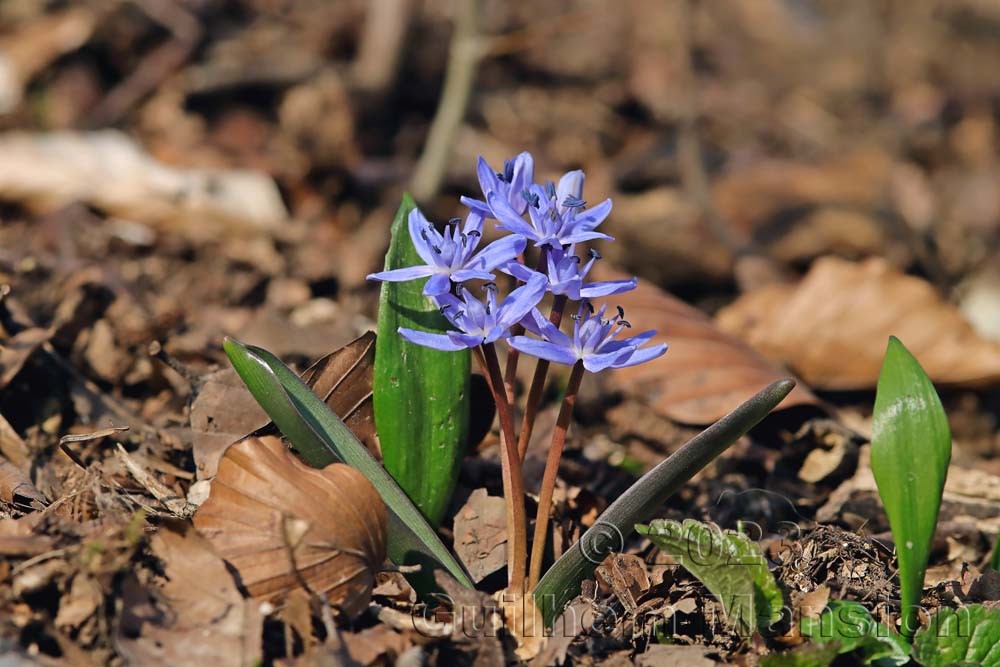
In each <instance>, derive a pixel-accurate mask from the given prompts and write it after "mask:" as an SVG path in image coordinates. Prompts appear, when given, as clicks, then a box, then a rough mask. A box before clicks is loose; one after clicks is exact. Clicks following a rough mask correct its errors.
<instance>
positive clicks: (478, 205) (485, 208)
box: [459, 197, 493, 219]
mask: <svg viewBox="0 0 1000 667" xmlns="http://www.w3.org/2000/svg"><path fill="white" fill-rule="evenodd" d="M459 201H461V202H462V205H463V206H467V207H468V208H469V210H471V211H472V212H473V213H476V214H478V215H481V216H483V217H484V218H490V219H492V218H493V209H491V208H490V205H489V204H487V203H486V202H484V201H480V200H479V199H473V198H472V197H459Z"/></svg>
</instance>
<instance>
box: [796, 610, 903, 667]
mask: <svg viewBox="0 0 1000 667" xmlns="http://www.w3.org/2000/svg"><path fill="white" fill-rule="evenodd" d="M799 628H800V629H801V631H802V636H803V637H809V638H810V639H812V640H813V641H815V642H819V643H824V644H826V643H833V644H835V645H836V646H837V652H838V653H853V654H854V656H855V657H856V658H857V660H858V661H859V662H860V663H861V664H863V665H877V666H878V667H896V666H898V665H905V664H906V663H907V662H909V661H910V647H909V645H908V644H907V643H906V640H904V639H903V638H902V637H901V636H899V635H897V634H896V633H895V632H892V631H891V630H889V628H888V627H886V626H885V625H884V624H882V623H879V622H877V621H876V620H875V619H874V618H872V615H871V613H870V612H869V611H868V610H867V609H866V608H865V607H864V606H862V605H861V604H860V603H858V602H849V601H843V600H834V601H832V602H830V603H829V604H828V605H827V606H826V609H825V610H824V611H823V613H822V614H821V615H820V617H819V618H803V619H802V621H801V622H800V623H799Z"/></svg>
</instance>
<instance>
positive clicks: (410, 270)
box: [367, 266, 435, 283]
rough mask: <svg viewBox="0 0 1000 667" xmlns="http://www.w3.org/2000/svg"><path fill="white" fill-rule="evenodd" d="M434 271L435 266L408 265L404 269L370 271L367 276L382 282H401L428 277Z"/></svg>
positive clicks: (369, 278)
mask: <svg viewBox="0 0 1000 667" xmlns="http://www.w3.org/2000/svg"><path fill="white" fill-rule="evenodd" d="M434 271H435V268H434V267H433V266H407V267H406V268H403V269H393V270H392V271H379V272H378V273H369V274H368V276H367V278H368V280H375V281H378V282H380V283H382V282H385V283H400V282H405V281H407V280H416V279H417V278H426V277H427V276H429V275H431V274H432V273H434Z"/></svg>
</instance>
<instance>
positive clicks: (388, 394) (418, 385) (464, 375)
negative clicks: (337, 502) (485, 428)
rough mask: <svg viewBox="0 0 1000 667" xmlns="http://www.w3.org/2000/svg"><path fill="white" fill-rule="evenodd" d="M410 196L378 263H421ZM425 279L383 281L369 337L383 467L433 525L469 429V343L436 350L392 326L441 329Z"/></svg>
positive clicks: (451, 487)
mask: <svg viewBox="0 0 1000 667" xmlns="http://www.w3.org/2000/svg"><path fill="white" fill-rule="evenodd" d="M415 207H416V204H414V202H413V199H412V198H411V197H410V195H408V194H407V195H404V196H403V201H402V203H401V204H400V206H399V210H398V211H397V212H396V218H395V220H393V222H392V232H391V235H392V237H391V240H390V242H389V252H387V253H386V256H385V269H386V270H387V271H388V270H391V269H401V268H405V267H409V266H416V265H418V264H424V261H423V260H422V259H420V256H419V255H418V254H417V251H416V250H415V249H414V247H413V242H412V241H411V240H410V234H409V231H408V226H407V218H408V217H409V215H410V211H412V210H413V209H414V208H415ZM426 282H427V280H426V279H423V280H411V281H408V282H402V283H390V282H386V283H382V292H381V295H380V298H379V308H378V328H377V332H378V338H377V339H376V341H375V384H374V387H373V389H374V396H373V401H374V406H375V427H376V429H377V430H378V436H379V443H380V444H381V447H382V461H383V462H384V464H385V468H386V470H388V471H389V473H390V474H391V475H392V476H393V477H395V478H396V480H397V481H398V482H399V485H400V486H401V487H403V490H404V491H406V493H407V495H409V496H410V499H412V500H413V502H414V503H416V505H417V507H419V508H420V510H421V511H422V512H423V513H424V516H425V517H427V520H428V521H430V522H431V523H432V524H434V525H438V524H439V523H440V522H441V518H442V517H443V516H444V512H445V510H447V508H448V502H449V501H450V500H451V494H452V492H453V491H454V490H455V482H456V481H457V479H458V470H459V464H460V463H461V460H462V456H463V454H464V449H465V440H466V437H467V432H468V428H469V367H470V364H471V353H470V352H469V350H461V351H458V352H439V351H438V350H432V349H430V348H426V347H421V346H420V345H414V344H412V343H408V342H406V341H405V340H403V338H402V337H401V336H400V335H399V334H398V333H397V329H399V327H407V328H409V329H416V330H418V331H430V332H432V333H444V332H445V331H448V330H449V328H450V327H449V326H448V322H447V320H445V319H444V317H442V316H441V313H440V312H438V308H437V305H436V304H435V303H434V301H433V300H432V299H429V298H427V297H425V296H424V295H423V289H424V283H426Z"/></svg>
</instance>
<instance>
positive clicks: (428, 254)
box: [368, 209, 526, 296]
mask: <svg viewBox="0 0 1000 667" xmlns="http://www.w3.org/2000/svg"><path fill="white" fill-rule="evenodd" d="M408 222H409V228H410V238H411V239H412V240H413V246H414V247H415V248H416V250H417V254H418V255H420V258H421V259H422V260H424V262H426V264H422V265H418V266H410V267H406V268H404V269H394V270H392V271H382V272H380V273H372V274H370V275H369V276H368V279H369V280H378V281H388V282H402V281H406V280H415V279H417V278H427V277H428V276H429V279H428V281H427V284H426V285H425V286H424V294H425V295H426V296H438V295H441V294H445V293H447V292H448V290H450V289H451V283H453V282H455V283H462V282H465V281H466V280H473V279H477V278H478V279H480V280H493V278H494V275H493V274H492V273H491V271H493V270H494V269H496V268H497V267H498V266H504V265H506V264H507V263H509V262H510V261H511V260H512V259H514V258H515V257H517V256H518V255H520V254H521V253H522V252H524V246H525V245H526V241H525V240H524V239H523V238H521V237H519V236H517V235H511V236H505V237H504V238H502V239H500V240H498V241H494V242H493V243H491V244H489V245H488V246H486V247H485V248H483V249H482V250H480V251H479V252H478V253H477V252H476V248H477V247H478V246H479V240H480V239H481V238H482V236H483V217H482V216H481V215H479V214H478V213H470V214H469V216H468V217H467V218H466V219H465V225H464V227H463V228H462V230H461V231H459V229H458V222H459V220H457V219H456V220H453V221H452V223H450V224H449V225H448V227H447V228H446V229H445V231H444V233H443V234H442V233H440V232H438V230H437V229H435V227H434V225H432V224H431V223H430V222H428V220H427V218H425V217H424V215H423V213H421V212H420V211H419V210H418V209H413V210H412V211H410V217H409V219H408ZM473 253H475V254H473Z"/></svg>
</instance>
